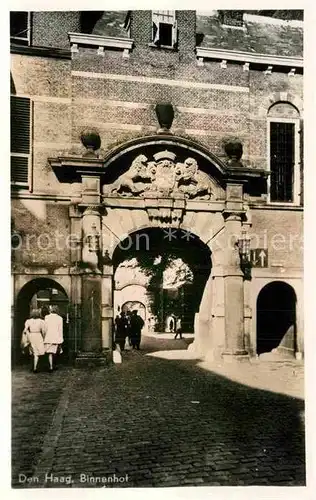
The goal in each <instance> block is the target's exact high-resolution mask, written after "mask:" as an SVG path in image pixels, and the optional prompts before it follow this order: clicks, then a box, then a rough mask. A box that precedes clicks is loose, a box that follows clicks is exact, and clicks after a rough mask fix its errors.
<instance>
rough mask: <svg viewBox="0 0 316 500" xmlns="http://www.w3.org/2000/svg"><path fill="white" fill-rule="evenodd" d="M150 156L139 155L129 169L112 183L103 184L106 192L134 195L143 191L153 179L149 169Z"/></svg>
mask: <svg viewBox="0 0 316 500" xmlns="http://www.w3.org/2000/svg"><path fill="white" fill-rule="evenodd" d="M147 161H148V158H147V157H146V156H145V155H139V156H137V157H136V158H135V160H134V161H133V163H132V164H131V166H130V168H129V170H128V171H127V172H125V173H124V174H122V175H120V177H119V178H118V179H117V180H116V181H115V182H114V183H113V184H112V185H111V186H103V193H104V194H108V193H110V194H116V193H120V194H125V195H133V194H140V193H142V192H143V191H144V190H145V188H146V184H147V185H148V183H149V182H150V181H151V173H150V172H148V170H147Z"/></svg>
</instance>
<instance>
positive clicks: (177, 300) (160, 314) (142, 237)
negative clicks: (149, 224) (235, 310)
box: [113, 228, 211, 333]
mask: <svg viewBox="0 0 316 500" xmlns="http://www.w3.org/2000/svg"><path fill="white" fill-rule="evenodd" d="M123 263H125V265H126V273H127V271H128V270H131V269H132V270H133V273H132V274H131V271H130V274H129V275H127V274H126V279H127V282H128V285H142V286H145V287H146V292H147V297H148V300H147V304H146V307H147V310H146V318H147V319H148V322H150V324H148V325H146V326H147V327H148V328H149V329H150V330H151V331H156V332H164V331H165V330H166V324H167V318H168V317H169V316H170V315H175V316H176V317H181V320H182V330H183V331H184V332H187V333H193V332H194V317H195V314H196V313H197V312H198V310H199V306H200V302H201V299H202V295H203V291H204V287H205V285H206V282H207V279H208V277H209V275H210V272H211V252H210V249H209V248H208V247H207V246H206V245H205V244H204V243H203V242H202V241H201V240H200V239H199V238H198V237H197V236H196V235H194V234H192V233H188V232H186V231H183V230H180V229H172V228H168V229H167V228H166V229H161V228H148V229H143V230H140V231H137V232H135V233H133V234H131V235H129V236H128V237H127V238H126V239H125V240H124V241H122V242H121V243H120V244H119V245H118V246H117V248H116V249H115V251H114V254H113V264H114V282H115V283H114V289H115V285H116V282H117V276H118V271H120V276H122V272H121V267H120V266H122V264H123ZM141 276H143V278H142V277H141ZM144 277H145V278H144ZM133 280H134V281H133ZM123 285H124V283H122V282H120V286H123ZM134 300H137V297H133V296H131V297H125V301H134ZM118 305H119V306H122V305H123V304H122V305H120V304H118ZM117 312H118V311H115V314H116V313H117Z"/></svg>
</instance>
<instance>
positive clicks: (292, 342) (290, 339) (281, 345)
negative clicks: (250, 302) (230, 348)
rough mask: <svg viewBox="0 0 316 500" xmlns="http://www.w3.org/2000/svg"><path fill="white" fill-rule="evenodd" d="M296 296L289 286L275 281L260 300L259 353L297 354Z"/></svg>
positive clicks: (264, 289) (266, 288)
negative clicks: (275, 350)
mask: <svg viewBox="0 0 316 500" xmlns="http://www.w3.org/2000/svg"><path fill="white" fill-rule="evenodd" d="M296 344H297V340H296V294H295V291H294V289H293V288H292V287H291V285H289V284H288V283H285V282H283V281H273V282H271V283H268V284H267V285H265V286H264V287H263V288H262V290H261V291H260V293H259V295H258V298H257V354H258V355H260V354H263V353H267V352H271V351H273V350H274V349H277V350H278V351H279V352H287V353H290V354H293V355H294V354H295V351H296V347H297V346H296Z"/></svg>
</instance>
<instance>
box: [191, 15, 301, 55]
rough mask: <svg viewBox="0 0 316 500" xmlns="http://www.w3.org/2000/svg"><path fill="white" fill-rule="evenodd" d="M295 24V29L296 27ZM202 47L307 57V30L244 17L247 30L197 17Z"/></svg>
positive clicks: (285, 23) (215, 16) (266, 19)
mask: <svg viewBox="0 0 316 500" xmlns="http://www.w3.org/2000/svg"><path fill="white" fill-rule="evenodd" d="M293 24H294V25H293ZM196 26H197V29H196V31H197V33H198V34H199V35H203V36H201V38H202V41H201V43H200V44H199V46H200V47H206V48H212V49H226V50H237V51H243V52H252V53H254V54H268V55H279V56H289V57H303V26H302V25H300V23H296V25H295V23H291V22H288V21H277V22H275V20H274V19H272V18H264V17H261V16H260V18H259V17H258V16H251V15H246V16H244V29H236V28H232V27H229V26H224V25H222V24H221V23H220V20H219V18H218V17H217V15H211V16H206V15H197V18H196Z"/></svg>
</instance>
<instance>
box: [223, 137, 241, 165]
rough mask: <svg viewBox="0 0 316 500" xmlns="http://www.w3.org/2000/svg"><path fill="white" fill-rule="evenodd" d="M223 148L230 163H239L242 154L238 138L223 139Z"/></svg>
mask: <svg viewBox="0 0 316 500" xmlns="http://www.w3.org/2000/svg"><path fill="white" fill-rule="evenodd" d="M223 148H224V151H225V153H226V155H227V156H228V158H229V160H230V161H231V162H239V161H240V159H241V157H242V154H243V147H242V142H241V140H240V139H238V137H227V138H225V139H223Z"/></svg>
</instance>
